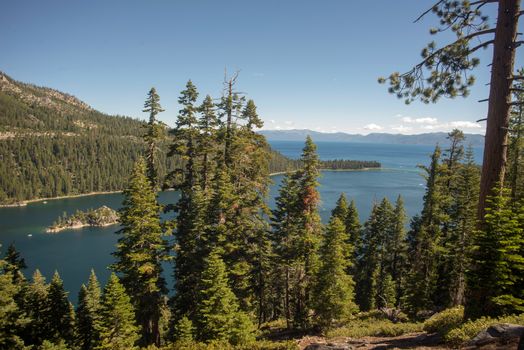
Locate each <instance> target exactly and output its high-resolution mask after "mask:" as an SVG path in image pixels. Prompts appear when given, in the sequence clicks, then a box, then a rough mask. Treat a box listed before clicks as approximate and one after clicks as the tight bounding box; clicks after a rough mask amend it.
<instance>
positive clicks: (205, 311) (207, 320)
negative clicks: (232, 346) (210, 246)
mask: <svg viewBox="0 0 524 350" xmlns="http://www.w3.org/2000/svg"><path fill="white" fill-rule="evenodd" d="M197 309H198V322H197V329H198V337H199V339H200V340H202V341H206V342H209V341H212V340H222V341H233V342H234V339H232V337H233V335H235V336H236V337H238V336H239V334H237V333H238V331H239V330H240V328H239V323H238V320H239V317H242V316H240V315H241V312H240V311H239V307H238V300H237V298H236V297H235V294H234V293H233V292H232V291H231V289H230V287H229V281H228V278H227V273H226V265H225V263H224V261H223V260H222V259H221V257H220V255H219V254H218V253H217V251H212V252H211V254H210V255H209V256H208V258H207V259H206V265H205V269H204V271H203V273H202V280H201V290H200V296H199V299H198V307H197ZM251 328H252V327H251Z"/></svg>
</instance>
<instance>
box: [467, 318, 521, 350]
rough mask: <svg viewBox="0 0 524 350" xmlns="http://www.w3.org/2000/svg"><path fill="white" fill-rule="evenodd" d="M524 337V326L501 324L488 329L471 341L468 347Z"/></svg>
mask: <svg viewBox="0 0 524 350" xmlns="http://www.w3.org/2000/svg"><path fill="white" fill-rule="evenodd" d="M523 335H524V326H520V325H517V324H510V323H500V324H496V325H493V326H490V327H488V328H487V329H485V330H483V331H482V332H480V333H479V334H477V335H476V336H475V338H473V339H471V341H470V342H469V343H468V345H476V346H481V345H485V344H489V343H493V342H498V341H504V342H507V341H510V340H512V339H514V338H519V337H521V336H523Z"/></svg>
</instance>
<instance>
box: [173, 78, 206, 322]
mask: <svg viewBox="0 0 524 350" xmlns="http://www.w3.org/2000/svg"><path fill="white" fill-rule="evenodd" d="M197 98H198V92H197V89H196V87H195V85H194V84H193V83H192V82H191V80H189V81H188V82H187V84H186V89H185V90H183V91H182V92H181V93H180V97H179V99H178V102H179V104H180V105H182V107H183V108H182V109H181V110H180V111H179V115H178V119H177V123H176V127H175V129H174V130H173V131H172V134H173V136H174V142H173V144H172V145H171V149H170V152H169V156H178V157H181V158H182V159H183V160H184V163H185V164H184V166H183V167H179V168H177V169H175V170H174V171H173V172H171V173H170V175H169V176H168V180H170V181H171V186H172V187H173V188H174V189H175V190H178V191H180V199H179V200H178V202H177V203H176V204H174V205H171V206H170V208H171V209H172V210H174V211H175V212H176V213H177V217H176V219H175V222H176V229H175V232H174V236H175V247H174V248H175V252H176V254H175V258H174V277H175V280H176V283H175V290H176V293H175V296H174V300H173V306H174V310H173V311H174V312H173V314H174V315H175V316H176V315H187V317H189V318H190V319H191V320H194V317H195V305H194V301H195V300H196V298H197V288H195V286H197V285H198V281H199V279H200V273H201V270H202V265H203V258H204V256H205V255H204V256H203V255H202V254H201V252H200V251H199V249H200V248H201V247H202V245H201V243H202V242H201V240H202V239H205V236H206V235H205V232H206V226H205V225H206V214H207V213H206V211H207V203H206V196H205V194H204V193H203V191H202V187H201V184H200V183H199V182H200V179H199V177H200V176H199V175H200V172H199V166H200V161H201V159H199V157H198V144H197V142H198V140H199V138H200V137H201V136H202V135H200V131H199V125H198V118H197V112H198V109H199V108H198V107H197V106H196V100H197ZM202 249H203V250H205V248H204V247H202Z"/></svg>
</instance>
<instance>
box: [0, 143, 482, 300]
mask: <svg viewBox="0 0 524 350" xmlns="http://www.w3.org/2000/svg"><path fill="white" fill-rule="evenodd" d="M270 143H271V145H272V146H273V148H275V149H277V150H278V151H280V152H281V153H282V154H284V155H286V156H288V157H292V158H297V157H299V156H300V153H301V150H302V147H303V143H301V142H295V141H278V142H270ZM317 146H318V154H319V156H320V158H321V159H324V160H329V159H336V158H344V159H354V160H376V161H379V162H381V163H382V169H377V170H366V171H324V172H322V177H321V178H320V188H319V190H320V194H321V200H322V203H321V209H320V211H321V216H322V219H323V220H324V221H326V220H327V219H328V217H329V213H330V211H331V210H332V209H333V207H334V206H335V203H336V200H337V199H338V197H339V195H340V193H342V192H344V193H345V194H346V195H347V197H348V198H349V199H354V200H355V201H356V204H357V207H358V210H359V213H360V219H361V221H364V220H365V219H366V218H367V216H368V215H369V213H370V210H371V206H372V204H373V202H374V201H380V200H381V199H382V198H383V197H388V198H389V199H390V200H391V201H394V200H395V199H396V198H397V196H398V195H399V194H401V195H402V197H403V198H404V202H405V206H406V211H407V213H408V215H409V216H413V215H415V214H416V213H418V212H419V211H420V208H421V205H422V196H423V195H424V179H423V177H422V176H421V175H420V173H421V171H420V169H418V168H417V165H418V164H425V165H427V164H428V163H429V155H430V154H431V153H432V151H433V148H434V147H430V146H418V145H384V144H359V143H341V142H318V143H317ZM475 159H476V161H477V162H478V163H480V162H481V159H482V150H481V149H475ZM272 179H273V185H272V186H271V192H270V198H269V199H268V201H269V204H270V205H271V206H273V205H274V197H275V196H276V195H277V194H278V186H279V183H280V181H281V179H282V175H276V176H273V177H272ZM177 198H178V194H177V193H176V192H173V191H168V192H162V193H160V194H159V201H160V202H161V203H164V204H165V203H174V202H175V201H176V200H177ZM121 202H122V195H121V194H119V193H113V194H102V195H93V196H84V197H77V198H67V199H56V200H49V201H47V202H46V203H44V202H35V203H30V204H28V205H27V206H25V207H14V208H0V243H1V244H2V254H3V252H4V251H5V248H6V247H7V246H8V245H9V244H10V243H12V242H14V243H15V245H16V248H17V249H18V250H19V251H20V252H21V254H22V256H23V257H24V258H25V260H26V263H27V265H28V269H27V270H26V271H25V274H26V276H27V277H30V276H31V275H32V273H33V271H34V270H35V269H36V268H39V269H40V271H41V272H42V273H43V274H44V276H46V277H47V280H48V281H49V280H50V278H51V276H52V274H53V273H54V271H55V270H57V271H58V272H59V273H60V275H61V276H62V279H63V280H64V286H65V288H66V289H67V290H69V291H70V292H71V294H70V299H71V301H72V302H76V297H77V293H78V290H79V288H80V285H81V284H82V283H84V282H86V281H87V278H88V276H89V272H90V270H91V268H94V269H95V271H96V273H97V275H98V277H99V279H100V281H101V283H105V282H106V280H107V278H108V277H109V273H110V272H109V270H108V269H107V266H108V265H109V264H111V263H112V262H113V258H112V256H111V252H112V251H114V245H115V243H116V240H117V238H118V236H117V235H116V234H114V232H115V231H116V230H117V229H118V226H108V227H102V228H82V229H75V230H66V231H62V232H60V233H58V234H46V233H44V230H45V228H46V227H47V226H49V225H50V224H51V223H52V222H53V221H55V220H56V219H57V218H58V216H60V215H62V213H64V212H66V213H68V214H70V213H72V212H74V211H76V210H78V209H80V210H86V209H89V208H98V207H100V206H102V205H107V206H108V207H111V208H114V209H118V208H119V207H120V205H121ZM167 275H171V270H170V267H169V266H166V277H168V276H167Z"/></svg>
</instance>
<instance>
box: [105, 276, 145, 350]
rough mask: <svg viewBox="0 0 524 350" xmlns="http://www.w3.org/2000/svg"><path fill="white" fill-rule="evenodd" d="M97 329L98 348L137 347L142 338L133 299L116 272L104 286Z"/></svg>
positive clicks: (118, 348) (126, 349)
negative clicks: (136, 322)
mask: <svg viewBox="0 0 524 350" xmlns="http://www.w3.org/2000/svg"><path fill="white" fill-rule="evenodd" d="M95 329H96V331H97V332H98V335H99V339H98V342H97V345H96V347H95V349H97V350H128V349H135V343H136V342H137V340H138V339H139V338H140V336H139V333H138V332H139V329H138V327H137V326H136V325H135V313H134V310H133V305H132V304H131V299H130V298H129V296H128V295H127V294H126V291H125V288H124V286H123V285H122V284H121V283H120V281H119V279H118V277H117V276H116V275H115V274H114V273H113V274H111V276H110V277H109V281H108V282H107V284H106V286H105V287H104V292H103V294H102V299H101V306H100V318H98V319H97V321H96V323H95Z"/></svg>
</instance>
